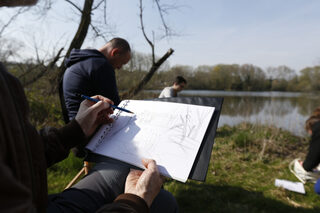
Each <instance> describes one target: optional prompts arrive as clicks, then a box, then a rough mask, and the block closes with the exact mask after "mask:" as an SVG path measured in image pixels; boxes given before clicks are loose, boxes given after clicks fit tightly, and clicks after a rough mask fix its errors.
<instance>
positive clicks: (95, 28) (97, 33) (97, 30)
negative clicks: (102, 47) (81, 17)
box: [90, 23, 108, 42]
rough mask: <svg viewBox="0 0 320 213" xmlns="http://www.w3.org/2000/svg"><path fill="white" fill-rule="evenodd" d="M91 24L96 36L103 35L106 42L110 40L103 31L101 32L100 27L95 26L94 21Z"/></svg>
mask: <svg viewBox="0 0 320 213" xmlns="http://www.w3.org/2000/svg"><path fill="white" fill-rule="evenodd" d="M90 26H91V28H92V30H93V31H94V33H95V35H96V37H101V38H103V40H104V41H105V42H107V41H108V39H107V37H106V36H104V33H101V32H100V30H99V28H97V27H95V26H94V25H93V24H92V23H90Z"/></svg>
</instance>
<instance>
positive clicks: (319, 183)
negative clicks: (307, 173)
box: [314, 178, 320, 195]
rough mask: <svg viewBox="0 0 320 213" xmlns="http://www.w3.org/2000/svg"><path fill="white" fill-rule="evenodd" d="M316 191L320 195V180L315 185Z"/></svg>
mask: <svg viewBox="0 0 320 213" xmlns="http://www.w3.org/2000/svg"><path fill="white" fill-rule="evenodd" d="M314 191H315V192H316V193H317V194H318V195H320V178H319V179H318V180H317V182H316V184H314Z"/></svg>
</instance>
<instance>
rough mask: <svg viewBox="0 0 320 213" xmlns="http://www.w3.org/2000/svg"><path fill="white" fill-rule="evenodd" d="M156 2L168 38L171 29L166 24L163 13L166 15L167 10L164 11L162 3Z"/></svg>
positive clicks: (157, 0)
mask: <svg viewBox="0 0 320 213" xmlns="http://www.w3.org/2000/svg"><path fill="white" fill-rule="evenodd" d="M154 1H155V2H156V5H157V7H158V11H159V15H160V18H161V21H162V24H163V26H164V30H165V32H166V36H168V35H169V34H170V28H169V27H168V25H167V24H166V22H165V20H164V17H163V13H166V10H165V9H163V8H162V7H161V6H160V3H159V0H154Z"/></svg>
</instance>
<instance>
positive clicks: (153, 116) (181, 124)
mask: <svg viewBox="0 0 320 213" xmlns="http://www.w3.org/2000/svg"><path fill="white" fill-rule="evenodd" d="M124 105H126V108H127V109H128V110H130V111H132V112H134V114H130V113H126V112H119V111H118V110H115V114H117V113H118V116H117V118H116V121H115V122H114V123H113V124H112V126H111V127H110V126H107V125H105V126H102V127H101V128H100V130H99V131H98V132H97V133H96V135H95V136H94V137H93V138H92V139H91V141H90V142H89V144H88V145H87V148H88V149H89V150H91V151H93V152H95V153H98V154H101V155H105V156H108V157H111V158H115V159H118V160H121V161H124V162H127V163H129V164H132V165H135V166H138V167H140V168H144V167H143V165H142V163H141V159H142V158H151V159H154V160H156V162H157V165H158V168H159V171H160V173H162V174H163V175H165V176H168V177H171V178H174V179H176V180H179V181H182V182H185V181H186V180H187V178H188V176H189V173H190V171H191V168H192V165H193V162H194V160H195V157H196V155H197V152H198V150H199V147H200V145H201V142H202V140H203V137H204V135H205V132H206V130H207V127H208V124H209V122H210V119H211V117H212V115H213V112H214V107H206V106H199V105H190V104H180V103H169V102H161V101H138V100H130V101H122V102H121V103H120V105H119V106H120V107H122V106H124Z"/></svg>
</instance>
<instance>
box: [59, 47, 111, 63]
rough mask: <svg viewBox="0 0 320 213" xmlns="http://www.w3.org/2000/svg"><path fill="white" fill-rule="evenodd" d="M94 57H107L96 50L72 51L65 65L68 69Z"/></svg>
mask: <svg viewBox="0 0 320 213" xmlns="http://www.w3.org/2000/svg"><path fill="white" fill-rule="evenodd" d="M93 57H97V58H105V56H104V55H103V54H102V53H101V52H99V51H98V50H95V49H84V50H79V49H73V50H71V53H70V56H69V58H67V59H66V60H65V63H64V65H65V66H66V67H70V66H72V65H73V64H75V63H77V62H79V61H83V60H86V59H88V58H93Z"/></svg>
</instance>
